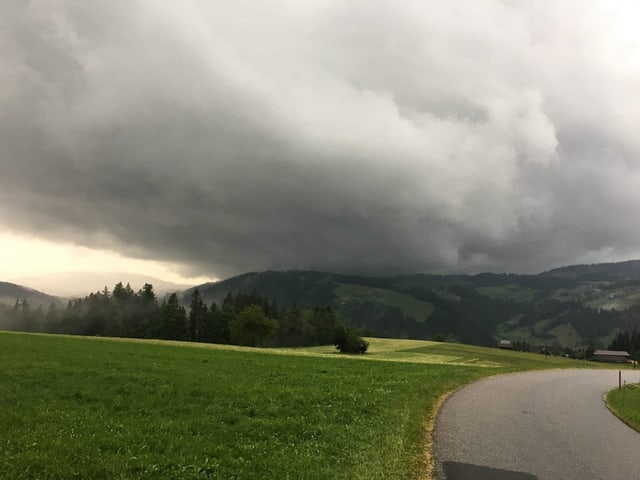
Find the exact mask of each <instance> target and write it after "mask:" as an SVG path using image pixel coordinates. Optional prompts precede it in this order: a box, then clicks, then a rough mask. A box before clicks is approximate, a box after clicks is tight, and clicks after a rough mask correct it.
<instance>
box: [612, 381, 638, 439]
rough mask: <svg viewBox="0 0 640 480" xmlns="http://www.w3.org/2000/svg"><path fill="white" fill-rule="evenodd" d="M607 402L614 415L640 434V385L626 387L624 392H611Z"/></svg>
mask: <svg viewBox="0 0 640 480" xmlns="http://www.w3.org/2000/svg"><path fill="white" fill-rule="evenodd" d="M606 400H607V405H608V406H609V409H610V410H611V411H613V413H615V414H616V415H617V416H618V417H619V418H620V419H621V420H622V421H623V422H625V423H626V424H627V425H629V426H630V427H632V428H634V429H636V430H637V431H638V432H640V385H638V384H632V385H626V386H624V387H623V388H622V390H618V389H617V388H616V389H615V390H611V391H610V392H609V393H607V396H606Z"/></svg>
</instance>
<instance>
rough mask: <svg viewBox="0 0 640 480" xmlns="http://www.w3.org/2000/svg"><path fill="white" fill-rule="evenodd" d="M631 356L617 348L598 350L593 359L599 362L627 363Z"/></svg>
mask: <svg viewBox="0 0 640 480" xmlns="http://www.w3.org/2000/svg"><path fill="white" fill-rule="evenodd" d="M629 357H630V355H629V354H628V353H627V352H625V351H617V350H596V351H595V352H594V353H593V360H596V361H598V362H611V363H627V361H628V360H629Z"/></svg>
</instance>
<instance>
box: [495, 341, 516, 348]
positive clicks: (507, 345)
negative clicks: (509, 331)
mask: <svg viewBox="0 0 640 480" xmlns="http://www.w3.org/2000/svg"><path fill="white" fill-rule="evenodd" d="M498 348H506V349H507V350H513V342H512V341H511V340H500V341H499V342H498Z"/></svg>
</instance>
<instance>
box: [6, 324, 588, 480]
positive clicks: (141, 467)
mask: <svg viewBox="0 0 640 480" xmlns="http://www.w3.org/2000/svg"><path fill="white" fill-rule="evenodd" d="M370 341H371V347H370V353H367V354H366V355H364V356H356V357H353V356H346V357H345V356H342V355H339V354H336V353H334V352H333V349H332V348H331V347H315V348H310V349H274V350H261V349H250V348H241V347H229V346H225V347H223V346H215V345H203V344H187V343H179V342H160V341H140V340H138V341H136V340H118V339H105V338H86V337H85V338H83V337H65V336H47V335H29V334H15V333H2V332H0V365H2V368H1V369H0V392H1V395H0V412H1V413H0V431H2V432H3V436H2V438H1V439H0V458H1V459H2V461H1V462H0V478H11V479H70V478H110V479H111V478H113V479H143V478H144V479H252V478H255V479H288V478H290V479H323V480H324V479H341V478H344V479H367V480H371V479H404V478H428V459H427V457H425V452H426V451H427V449H428V445H429V435H428V431H427V428H426V424H427V423H428V421H429V418H430V415H431V414H432V413H433V409H434V405H435V404H436V402H437V400H438V398H440V397H441V396H442V395H443V394H444V393H445V392H447V391H450V390H452V389H454V388H456V387H458V386H460V385H462V384H464V383H467V382H469V381H472V380H474V379H477V378H480V377H483V376H487V375H493V374H498V373H506V372H511V371H519V370H528V369H537V368H558V367H576V366H581V365H582V364H581V363H580V362H574V361H571V360H568V359H564V358H550V359H548V360H545V358H544V357H542V356H540V355H534V354H524V353H514V352H505V351H501V350H497V349H489V348H483V347H471V346H462V345H455V344H445V343H436V342H421V341H412V340H382V339H370Z"/></svg>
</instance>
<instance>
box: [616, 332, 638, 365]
mask: <svg viewBox="0 0 640 480" xmlns="http://www.w3.org/2000/svg"><path fill="white" fill-rule="evenodd" d="M609 350H617V351H626V352H627V353H628V354H629V355H631V358H632V359H633V360H640V331H638V330H637V329H635V328H634V329H633V330H631V331H629V330H622V331H621V332H618V334H617V335H616V336H615V337H613V340H612V341H611V344H609Z"/></svg>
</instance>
